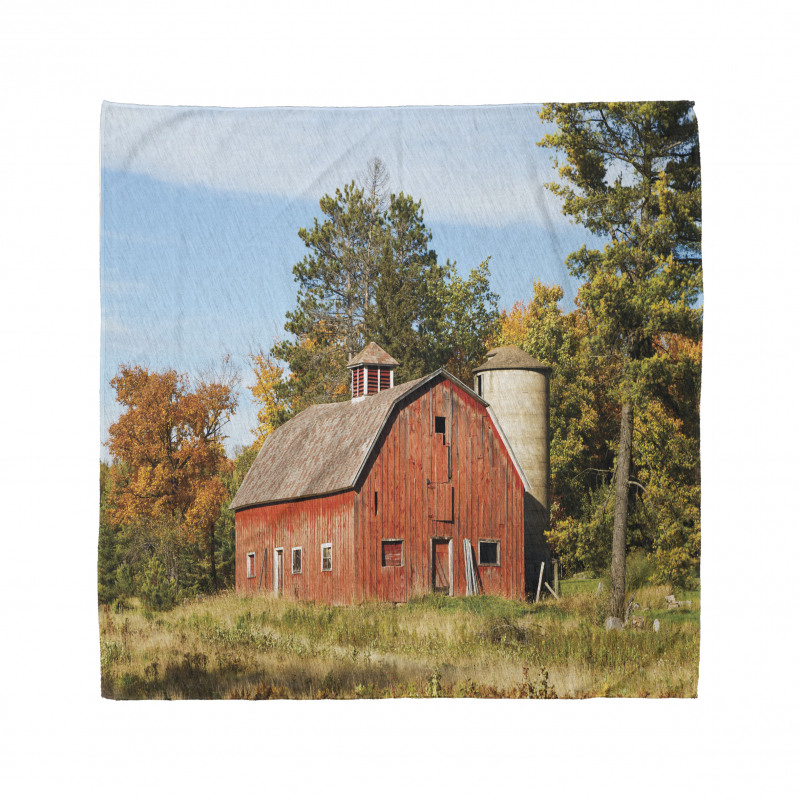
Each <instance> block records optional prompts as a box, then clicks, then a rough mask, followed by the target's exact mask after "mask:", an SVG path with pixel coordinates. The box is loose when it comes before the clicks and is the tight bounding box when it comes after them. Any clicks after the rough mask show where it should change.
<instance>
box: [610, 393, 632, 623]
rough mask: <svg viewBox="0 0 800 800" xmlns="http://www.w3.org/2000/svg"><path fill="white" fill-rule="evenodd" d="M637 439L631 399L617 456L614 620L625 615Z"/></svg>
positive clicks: (624, 414) (625, 407) (625, 405)
mask: <svg viewBox="0 0 800 800" xmlns="http://www.w3.org/2000/svg"><path fill="white" fill-rule="evenodd" d="M632 439H633V406H632V404H631V401H630V400H629V399H626V400H625V401H624V402H623V404H622V415H621V419H620V424H619V453H618V455H617V494H616V499H615V501H614V536H613V539H612V542H611V608H610V610H609V613H610V615H611V616H612V617H619V619H622V617H623V615H624V614H625V534H626V532H627V529H628V480H629V478H630V472H631V440H632Z"/></svg>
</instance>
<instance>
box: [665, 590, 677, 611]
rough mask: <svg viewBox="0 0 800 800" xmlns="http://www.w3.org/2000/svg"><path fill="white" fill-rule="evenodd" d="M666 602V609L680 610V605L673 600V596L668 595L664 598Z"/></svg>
mask: <svg viewBox="0 0 800 800" xmlns="http://www.w3.org/2000/svg"><path fill="white" fill-rule="evenodd" d="M664 599H665V600H666V601H667V608H668V609H669V610H670V611H672V609H674V608H680V607H681V606H680V603H679V602H678V601H677V600H676V599H675V595H674V594H668V595H667V596H666V597H665V598H664Z"/></svg>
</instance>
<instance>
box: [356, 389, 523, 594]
mask: <svg viewBox="0 0 800 800" xmlns="http://www.w3.org/2000/svg"><path fill="white" fill-rule="evenodd" d="M436 417H444V420H445V433H444V438H443V435H442V434H441V433H439V434H437V433H435V426H436ZM448 447H449V448H450V449H451V452H450V456H449V457H450V468H449V470H448ZM376 492H377V511H376V503H375V493H376ZM386 539H403V541H404V544H405V554H404V563H403V565H402V566H382V564H381V542H382V541H383V540H386ZM465 539H466V540H468V541H469V542H470V543H471V545H472V548H473V552H474V554H475V559H476V562H477V560H478V542H479V540H481V539H488V540H493V541H497V542H499V546H500V564H499V565H498V566H479V567H478V575H479V578H480V582H481V584H482V587H481V588H482V590H483V591H484V592H486V593H488V594H497V595H503V596H506V597H519V598H521V597H523V595H524V591H525V588H524V552H523V486H522V481H521V479H520V478H519V475H518V474H517V472H516V470H515V469H514V466H513V464H512V462H511V460H510V457H509V455H508V453H507V451H506V449H505V446H504V445H503V443H502V441H501V439H500V436H499V434H498V432H497V431H496V429H495V427H494V425H493V423H492V421H491V418H490V417H489V416H488V413H487V411H486V409H485V407H484V406H483V405H482V404H481V403H479V402H478V401H477V400H475V399H474V398H473V397H471V396H470V395H468V394H467V393H466V392H464V391H463V390H461V389H460V388H459V387H458V386H455V385H454V384H453V383H452V382H451V381H449V380H447V379H445V378H442V379H440V380H439V381H438V382H436V383H434V384H433V385H431V384H427V385H425V386H424V387H423V388H422V389H420V390H419V392H415V393H414V394H412V395H411V396H410V397H409V398H407V399H406V400H404V401H402V402H401V404H400V406H399V407H398V408H397V409H395V411H394V412H393V417H392V420H391V424H390V426H388V427H387V429H386V430H385V431H384V433H383V435H382V437H381V439H380V441H379V442H378V444H377V446H376V447H375V449H374V451H373V454H372V457H371V459H370V462H369V464H368V471H367V472H366V475H365V476H364V477H363V478H362V481H361V483H360V485H359V486H358V487H357V488H356V492H355V554H356V562H357V563H356V568H355V575H356V580H357V585H356V587H355V592H354V596H355V597H356V598H357V599H358V600H362V599H365V598H368V597H377V598H379V599H382V600H390V601H394V602H403V601H405V600H407V599H408V598H409V597H410V596H412V595H416V594H424V593H427V592H430V591H432V588H433V581H434V575H435V571H434V566H435V562H434V561H433V560H432V558H433V553H434V540H449V541H450V542H451V544H450V548H451V552H452V565H453V567H452V570H453V575H452V593H453V594H455V595H464V594H466V569H465V563H464V544H463V542H464V540H465ZM438 550H439V548H437V551H438ZM442 552H443V551H442ZM446 577H447V578H448V580H449V576H446Z"/></svg>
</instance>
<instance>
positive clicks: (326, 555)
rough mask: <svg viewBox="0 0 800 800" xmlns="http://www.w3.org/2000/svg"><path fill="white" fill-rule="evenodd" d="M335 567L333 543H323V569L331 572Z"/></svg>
mask: <svg viewBox="0 0 800 800" xmlns="http://www.w3.org/2000/svg"><path fill="white" fill-rule="evenodd" d="M332 569H333V545H332V544H330V543H328V544H324V545H322V571H323V572H330V571H331V570H332Z"/></svg>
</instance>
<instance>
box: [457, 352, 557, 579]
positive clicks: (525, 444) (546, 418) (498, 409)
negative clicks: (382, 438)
mask: <svg viewBox="0 0 800 800" xmlns="http://www.w3.org/2000/svg"><path fill="white" fill-rule="evenodd" d="M472 372H473V375H474V378H475V391H476V393H477V394H478V395H480V396H481V397H482V398H483V399H484V400H486V401H487V402H488V403H489V409H490V411H491V412H493V414H494V416H495V417H496V418H497V421H498V422H499V424H500V427H501V428H502V429H503V432H504V433H505V435H506V437H507V439H508V441H509V443H510V445H511V447H512V449H513V451H514V454H515V455H516V458H517V461H518V462H519V465H520V466H521V467H522V470H523V472H524V473H525V477H526V478H527V483H528V485H527V486H526V487H525V588H526V592H528V593H529V594H531V593H534V592H536V589H537V585H538V581H539V572H540V569H541V564H542V562H544V563H545V571H544V579H545V580H549V581H550V582H551V583H552V563H551V558H550V548H549V547H548V545H547V542H546V541H545V538H544V531H545V530H546V529H547V528H548V527H549V525H550V372H551V369H550V367H547V366H545V365H544V364H542V363H541V362H539V361H537V360H536V359H535V358H533V357H532V356H529V355H528V354H527V353H525V352H523V351H522V350H520V349H519V348H518V347H496V348H494V349H493V350H490V351H489V353H488V354H487V360H486V363H484V364H481V366H479V367H477V368H476V369H474V370H473V371H472Z"/></svg>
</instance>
